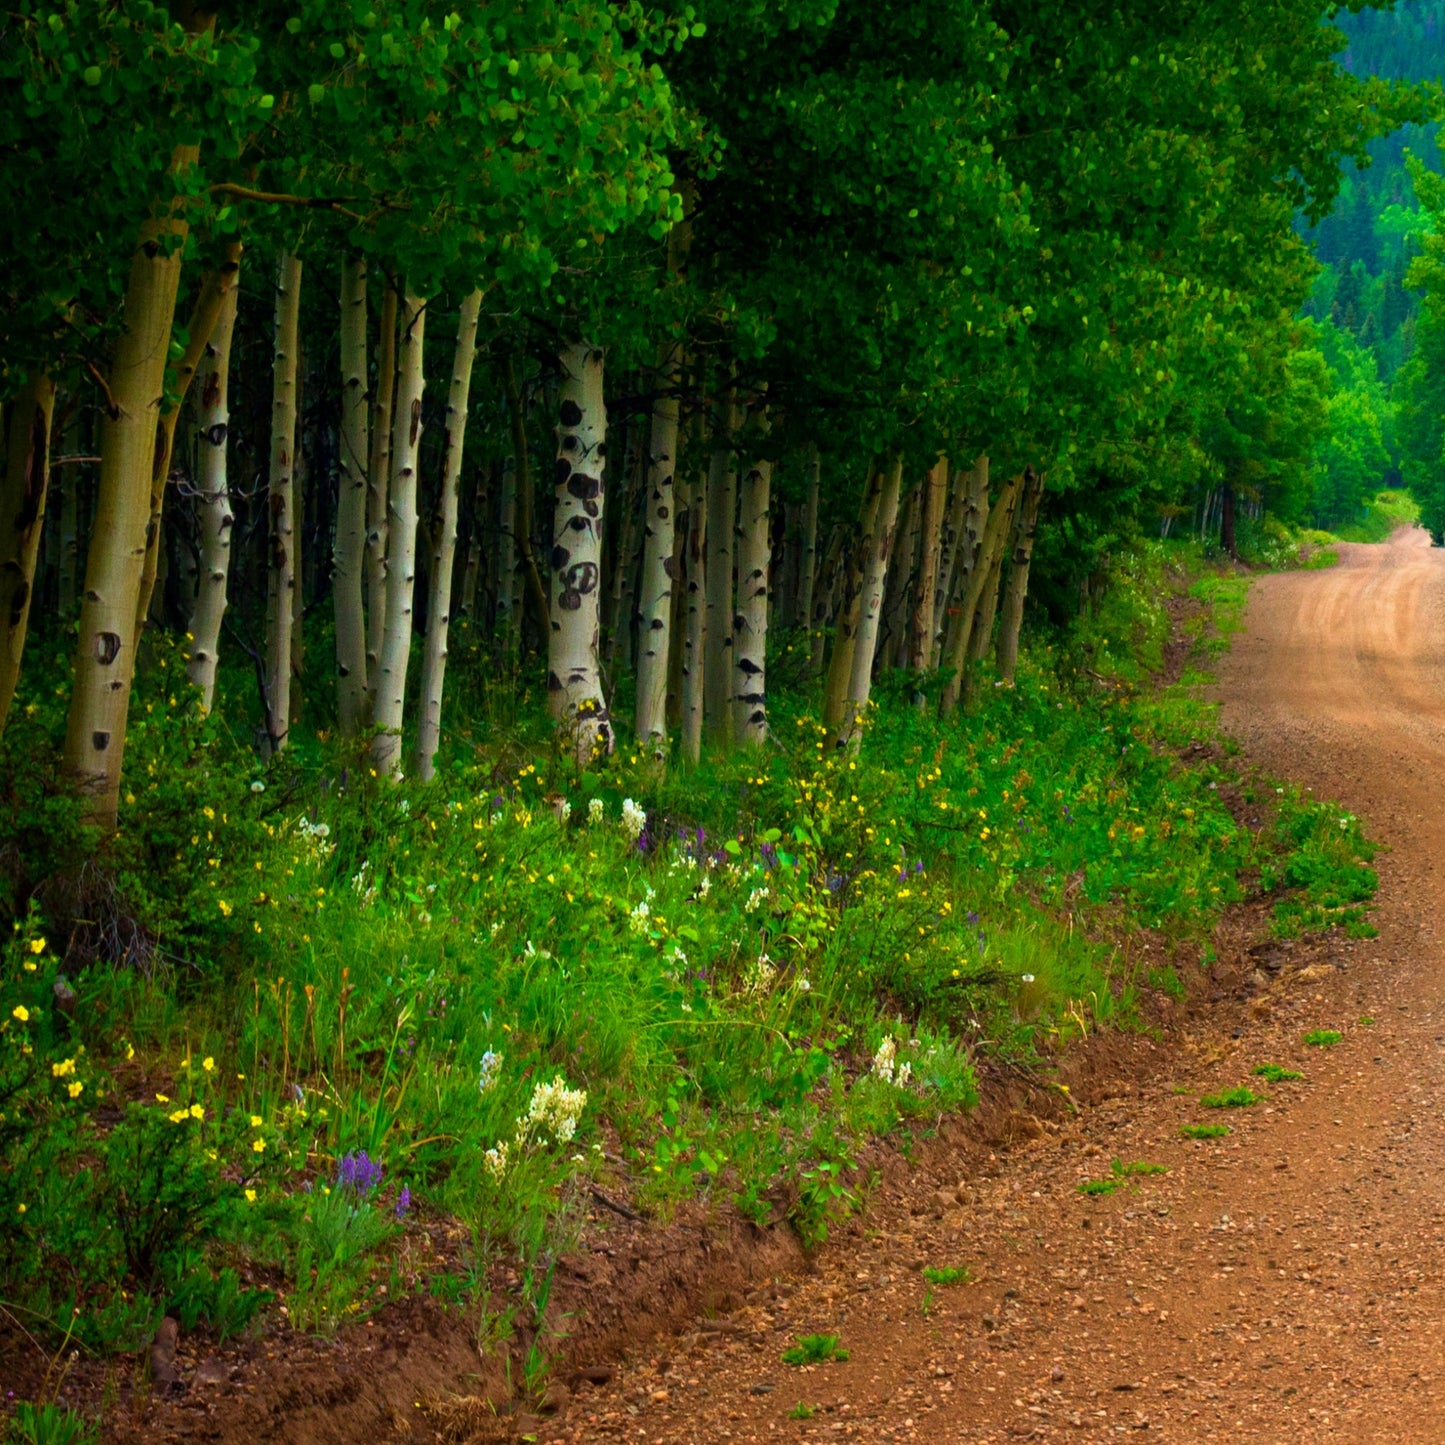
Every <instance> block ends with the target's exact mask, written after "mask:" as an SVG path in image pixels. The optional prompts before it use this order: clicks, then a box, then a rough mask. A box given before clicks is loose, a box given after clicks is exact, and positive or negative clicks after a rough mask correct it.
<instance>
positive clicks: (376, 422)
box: [366, 276, 396, 717]
mask: <svg viewBox="0 0 1445 1445" xmlns="http://www.w3.org/2000/svg"><path fill="white" fill-rule="evenodd" d="M382 288H383V289H382V296H381V331H380V334H379V336H378V338H377V343H376V396H375V399H374V401H373V403H372V410H371V455H370V459H369V461H368V463H367V468H366V695H367V704H366V714H367V716H368V717H370V715H371V712H372V708H373V707H374V699H375V697H376V685H377V680H378V678H379V676H380V672H381V639H382V635H383V634H384V633H385V631H386V552H387V540H386V511H387V497H386V489H387V486H388V485H389V483H390V480H391V412H392V403H393V401H394V399H395V396H396V287H395V286H393V285H392V283H391V278H390V277H387V276H384V277H383V278H382Z"/></svg>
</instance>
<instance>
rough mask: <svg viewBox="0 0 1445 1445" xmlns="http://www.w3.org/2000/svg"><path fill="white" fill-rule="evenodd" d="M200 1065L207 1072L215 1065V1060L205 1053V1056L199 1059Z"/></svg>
mask: <svg viewBox="0 0 1445 1445" xmlns="http://www.w3.org/2000/svg"><path fill="white" fill-rule="evenodd" d="M201 1067H202V1068H203V1069H204V1070H205V1071H206V1072H207V1073H208V1074H209V1073H210V1072H211V1070H212V1069H214V1068H215V1067H216V1061H215V1060H214V1059H213V1058H212V1057H211V1056H210V1055H209V1054H207V1055H206V1057H205V1058H204V1059H202V1060H201Z"/></svg>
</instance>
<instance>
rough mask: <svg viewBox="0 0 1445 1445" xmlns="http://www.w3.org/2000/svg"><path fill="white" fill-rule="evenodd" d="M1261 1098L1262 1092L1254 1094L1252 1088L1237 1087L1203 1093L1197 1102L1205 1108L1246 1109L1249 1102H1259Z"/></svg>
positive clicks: (1262, 1096)
mask: <svg viewBox="0 0 1445 1445" xmlns="http://www.w3.org/2000/svg"><path fill="white" fill-rule="evenodd" d="M1263 1098H1264V1095H1263V1094H1256V1093H1255V1092H1254V1090H1253V1089H1248V1088H1239V1089H1223V1090H1221V1091H1220V1092H1219V1093H1217V1094H1205V1095H1204V1097H1203V1098H1202V1099H1200V1101H1199V1102H1200V1103H1201V1104H1202V1105H1203V1106H1204V1107H1205V1108H1206V1109H1247V1108H1249V1106H1250V1105H1251V1104H1258V1103H1260V1102H1261V1101H1262V1100H1263Z"/></svg>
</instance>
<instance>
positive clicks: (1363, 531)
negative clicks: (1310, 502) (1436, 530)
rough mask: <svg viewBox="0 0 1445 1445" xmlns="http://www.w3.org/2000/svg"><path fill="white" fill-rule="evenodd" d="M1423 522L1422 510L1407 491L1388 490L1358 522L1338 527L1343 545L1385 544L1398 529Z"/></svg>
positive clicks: (1377, 497)
mask: <svg viewBox="0 0 1445 1445" xmlns="http://www.w3.org/2000/svg"><path fill="white" fill-rule="evenodd" d="M1419 520H1420V508H1419V506H1418V504H1417V503H1416V501H1415V499H1414V498H1413V497H1412V496H1411V495H1410V494H1409V492H1405V491H1392V490H1390V489H1388V488H1387V489H1386V490H1385V491H1382V492H1380V493H1378V494H1377V495H1376V497H1375V498H1374V500H1373V501H1371V502H1369V503H1368V504H1367V505H1366V507H1365V515H1364V516H1363V517H1362V518H1361V519H1360V520H1359V521H1356V522H1349V523H1346V524H1345V525H1344V526H1340V527H1336V528H1335V536H1337V537H1338V538H1339V539H1340V541H1342V542H1386V541H1388V540H1389V538H1390V535H1391V533H1393V532H1394V531H1395V529H1396V528H1397V527H1410V526H1413V525H1415V523H1417V522H1418V521H1419Z"/></svg>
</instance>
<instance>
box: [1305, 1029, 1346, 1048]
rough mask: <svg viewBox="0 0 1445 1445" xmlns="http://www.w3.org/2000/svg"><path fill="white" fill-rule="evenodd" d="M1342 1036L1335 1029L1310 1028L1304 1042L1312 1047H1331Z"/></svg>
mask: <svg viewBox="0 0 1445 1445" xmlns="http://www.w3.org/2000/svg"><path fill="white" fill-rule="evenodd" d="M1342 1038H1344V1035H1343V1034H1342V1033H1340V1032H1339V1030H1337V1029H1311V1030H1310V1032H1309V1033H1307V1034H1306V1035H1305V1043H1307V1044H1308V1045H1309V1046H1310V1047H1311V1048H1312V1049H1332V1048H1334V1046H1335V1045H1336V1044H1337V1043H1339V1042H1340V1040H1341V1039H1342Z"/></svg>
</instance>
